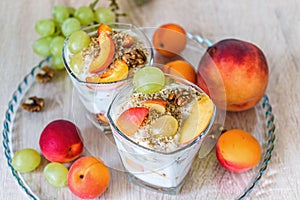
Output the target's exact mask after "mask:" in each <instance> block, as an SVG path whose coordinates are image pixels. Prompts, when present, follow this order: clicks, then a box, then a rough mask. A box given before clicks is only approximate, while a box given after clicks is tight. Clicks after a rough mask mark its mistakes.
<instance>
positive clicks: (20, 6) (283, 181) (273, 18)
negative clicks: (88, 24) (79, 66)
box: [0, 0, 300, 200]
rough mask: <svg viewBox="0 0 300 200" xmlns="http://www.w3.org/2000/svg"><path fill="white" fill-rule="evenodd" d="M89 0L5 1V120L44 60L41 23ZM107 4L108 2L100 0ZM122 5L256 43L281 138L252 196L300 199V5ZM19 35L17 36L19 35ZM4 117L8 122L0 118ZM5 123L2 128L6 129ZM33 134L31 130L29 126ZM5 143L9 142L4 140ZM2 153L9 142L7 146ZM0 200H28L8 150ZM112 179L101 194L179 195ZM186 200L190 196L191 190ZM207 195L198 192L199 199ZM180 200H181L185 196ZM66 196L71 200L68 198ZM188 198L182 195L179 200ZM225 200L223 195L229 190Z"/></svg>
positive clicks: (140, 15)
mask: <svg viewBox="0 0 300 200" xmlns="http://www.w3.org/2000/svg"><path fill="white" fill-rule="evenodd" d="M88 2H89V1H78V0H71V1H66V0H46V1H40V0H31V1H8V0H2V1H1V3H0V4H1V6H0V13H1V18H0V22H1V23H0V24H1V33H0V34H1V37H0V38H1V42H0V52H1V54H0V67H1V79H0V80H1V85H2V87H1V88H2V89H1V98H0V113H1V115H2V120H3V119H4V117H5V116H4V113H5V111H6V109H7V104H8V101H9V100H10V99H11V95H12V93H13V91H15V90H16V88H17V85H18V83H19V82H20V81H21V80H22V79H23V77H24V75H25V74H27V73H29V71H30V70H31V68H32V67H33V66H35V65H36V64H37V63H38V62H39V61H40V60H41V58H40V57H38V56H37V55H35V54H34V53H33V51H32V44H33V41H34V40H35V39H37V38H38V35H37V34H36V33H35V32H34V23H35V22H36V21H37V20H39V19H42V18H50V17H51V8H52V7H53V6H54V5H57V4H63V5H71V6H74V7H78V6H80V5H81V4H83V3H85V4H87V3H88ZM100 2H102V3H103V2H104V4H107V2H106V1H100ZM120 5H121V10H122V11H124V12H128V13H130V17H129V18H128V19H127V20H129V21H131V22H132V23H134V24H136V25H138V26H148V27H153V26H158V25H161V24H163V23H168V22H175V23H178V24H181V25H182V26H183V27H184V28H185V29H186V30H188V31H189V32H191V33H194V34H201V35H203V36H205V37H207V38H209V39H211V40H212V41H218V40H221V39H224V38H239V39H243V40H247V41H250V42H253V43H255V44H257V45H258V46H259V47H261V49H263V51H264V53H265V55H266V56H267V59H268V63H269V68H270V81H269V85H268V88H267V94H268V96H269V98H270V102H271V104H272V106H273V112H274V115H275V121H276V135H277V140H276V144H275V149H274V151H273V155H272V160H271V162H270V163H269V166H268V169H267V171H266V172H265V174H264V175H263V178H262V179H261V181H260V182H259V183H258V185H257V186H256V187H255V188H254V190H253V191H252V192H251V193H250V195H249V196H248V197H249V199H261V200H262V199H299V198H300V181H299V180H300V172H299V165H300V157H299V155H298V153H297V152H298V151H299V143H300V137H299V133H298V132H299V130H300V122H299V119H300V107H299V102H300V95H299V91H300V81H299V79H300V68H299V66H300V48H299V43H300V12H299V11H300V2H299V1H297V0H286V1H280V0H273V1H260V0H244V1H237V0H227V1H223V2H222V1H216V0H212V1H206V0H198V1H191V0H163V1H155V0H152V1H151V0H150V1H149V3H147V4H145V5H143V6H141V7H139V6H136V5H135V4H134V3H133V0H127V1H121V0H120ZM12 36H13V38H12ZM1 122H2V121H1ZM2 124H3V123H1V126H2V128H1V130H2V129H3V125H2ZM28 134H29V136H28V137H30V134H32V133H30V130H28ZM1 146H2V145H1ZM1 149H2V150H1V151H2V152H3V147H1ZM0 165H1V167H0V169H1V171H0V180H1V183H0V199H3V200H4V199H5V200H10V199H11V200H15V199H26V198H27V196H26V195H25V194H24V193H23V192H22V190H21V189H20V186H19V185H18V184H17V182H16V181H15V180H14V177H13V176H12V174H11V172H10V170H9V169H8V166H7V161H6V158H5V156H4V154H3V153H1V154H0ZM117 178H118V177H117V176H113V184H114V186H113V187H112V188H113V189H109V190H108V191H107V192H106V193H105V195H103V196H102V198H101V199H144V198H146V199H177V197H176V196H169V195H162V194H158V193H154V192H151V191H147V190H144V189H140V188H138V187H136V186H132V184H130V183H129V182H126V181H125V180H124V179H120V180H118V179H117ZM181 197H183V198H182V199H184V198H188V197H191V196H188V194H184V195H183V196H181ZM197 197H198V198H199V197H201V194H198V195H197V194H194V195H193V196H192V198H193V199H197ZM178 198H179V197H178ZM61 199H64V198H63V197H61ZM180 199H181V198H180ZM218 199H224V197H222V195H220V196H219V197H218Z"/></svg>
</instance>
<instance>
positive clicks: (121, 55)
mask: <svg viewBox="0 0 300 200" xmlns="http://www.w3.org/2000/svg"><path fill="white" fill-rule="evenodd" d="M110 36H111V38H112V40H113V42H114V45H115V55H114V59H113V62H112V63H111V67H112V66H113V63H114V61H116V60H123V61H124V62H125V63H126V64H127V65H128V66H129V68H135V67H139V66H143V65H144V64H146V62H147V57H148V56H149V50H147V49H146V48H145V47H144V44H143V42H142V41H140V40H139V39H138V38H137V37H134V36H131V35H130V34H128V33H126V32H122V31H112V32H111V33H110ZM97 38H98V36H97V35H93V36H91V42H90V44H89V47H88V48H86V49H84V50H83V51H82V56H83V57H84V58H85V57H87V56H90V57H91V58H95V57H97V56H98V55H99V53H100V51H101V48H100V45H99V42H98V39H97Z"/></svg>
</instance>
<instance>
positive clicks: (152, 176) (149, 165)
mask: <svg viewBox="0 0 300 200" xmlns="http://www.w3.org/2000/svg"><path fill="white" fill-rule="evenodd" d="M165 78H166V81H165V82H166V84H165V88H168V87H169V86H170V85H172V86H170V87H172V88H173V87H176V88H193V89H195V90H196V91H197V92H199V93H201V94H205V93H204V92H203V91H202V90H201V89H200V88H199V87H197V86H196V85H194V84H192V83H190V82H188V81H186V80H184V79H182V78H179V77H176V76H173V75H170V74H165ZM134 92H135V89H134V85H133V81H132V80H130V79H128V80H127V81H126V84H125V85H124V87H123V88H122V90H121V91H120V92H119V93H118V94H117V95H116V96H115V97H114V98H113V100H112V102H111V104H110V106H109V109H108V112H107V118H108V120H109V123H110V126H111V130H112V133H113V136H114V139H115V143H116V146H117V148H118V152H119V155H120V157H121V161H122V164H123V166H124V168H125V172H126V174H127V178H128V180H129V181H131V182H133V183H135V184H137V185H140V186H142V187H145V188H147V189H154V190H156V191H161V192H165V193H169V194H178V193H179V191H180V189H181V186H182V185H183V182H184V178H185V177H186V175H187V173H188V172H189V169H190V167H191V165H192V162H193V160H194V158H195V156H196V154H197V152H198V150H199V148H200V147H201V144H202V142H203V140H204V138H205V137H206V135H207V134H208V132H209V130H210V128H211V126H212V124H213V122H214V119H215V114H216V108H215V106H214V105H213V111H212V115H211V118H210V119H209V122H208V124H207V125H206V127H205V128H204V130H203V131H202V132H201V133H200V134H199V135H198V136H197V137H195V138H194V139H192V140H191V141H189V142H188V143H185V144H181V145H178V146H177V147H176V148H172V149H171V150H168V151H161V150H157V149H154V148H151V147H149V146H146V145H144V144H143V142H142V141H141V142H140V143H138V142H137V141H134V140H133V138H131V136H128V135H126V134H125V133H124V132H122V131H121V130H120V128H118V125H117V120H118V117H119V116H120V114H121V112H122V110H124V108H126V107H128V102H130V101H131V98H132V94H133V93H134ZM205 95H206V94H205ZM178 130H179V129H178ZM175 137H176V135H175V136H174V138H175Z"/></svg>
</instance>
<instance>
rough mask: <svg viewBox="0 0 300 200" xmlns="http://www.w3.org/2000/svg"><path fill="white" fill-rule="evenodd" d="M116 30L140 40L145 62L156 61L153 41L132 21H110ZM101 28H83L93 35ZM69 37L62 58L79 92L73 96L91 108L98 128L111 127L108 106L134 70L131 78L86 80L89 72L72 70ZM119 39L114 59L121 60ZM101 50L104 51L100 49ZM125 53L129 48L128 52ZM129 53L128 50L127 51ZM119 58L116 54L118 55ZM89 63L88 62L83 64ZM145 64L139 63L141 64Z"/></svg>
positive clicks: (116, 43)
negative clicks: (154, 59)
mask: <svg viewBox="0 0 300 200" xmlns="http://www.w3.org/2000/svg"><path fill="white" fill-rule="evenodd" d="M108 25H109V26H110V27H111V28H112V29H113V31H116V32H118V33H121V34H124V35H126V34H129V35H130V36H132V37H133V38H134V39H135V42H136V41H138V42H139V44H140V46H141V47H142V48H143V51H144V53H145V55H146V62H145V63H144V64H150V63H152V60H153V50H152V48H151V42H150V41H149V39H148V37H146V35H145V34H144V33H143V32H142V31H141V30H140V29H139V28H138V27H136V26H135V25H132V24H124V23H112V24H108ZM98 27H99V24H97V25H92V26H89V27H86V28H84V29H82V30H84V31H85V32H87V33H88V34H89V35H90V36H92V35H96V34H97V29H98ZM68 39H69V38H67V39H66V41H65V44H64V47H63V61H64V65H65V68H66V70H67V72H68V74H69V77H70V79H71V81H72V83H73V86H74V91H75V92H76V95H73V96H74V97H76V98H77V97H78V98H79V99H80V101H81V103H82V104H83V105H84V107H85V109H86V110H87V111H88V112H87V113H88V115H90V116H89V118H90V120H92V121H93V122H94V124H95V125H97V127H98V128H100V129H101V130H102V131H106V130H109V129H110V127H109V125H108V122H107V119H106V116H105V115H106V112H107V109H108V107H109V104H110V102H111V100H112V98H113V97H114V95H115V94H116V93H117V92H118V91H119V90H120V88H121V87H122V86H123V84H124V82H125V81H126V79H127V78H129V77H130V76H132V74H133V72H132V71H133V70H134V69H132V71H129V74H128V77H127V78H125V79H122V80H116V81H113V82H101V83H95V82H89V81H87V80H86V77H85V76H86V74H84V73H81V74H80V73H78V72H75V70H74V69H72V66H71V64H70V60H71V59H70V58H71V57H72V56H74V55H73V54H72V53H71V52H70V51H69V49H68V47H67V43H68ZM116 41H117V39H115V40H114V45H115V57H114V58H113V60H114V61H115V60H116V59H120V58H121V57H122V53H124V52H122V53H121V50H120V49H121V48H122V47H120V44H119V42H116ZM100 51H101V50H100ZM125 52H126V51H125ZM128 52H129V50H128ZM116 55H117V56H118V57H117V56H116ZM84 65H86V63H85V64H84ZM142 66H143V65H141V66H139V67H142ZM84 68H88V67H87V66H83V69H84Z"/></svg>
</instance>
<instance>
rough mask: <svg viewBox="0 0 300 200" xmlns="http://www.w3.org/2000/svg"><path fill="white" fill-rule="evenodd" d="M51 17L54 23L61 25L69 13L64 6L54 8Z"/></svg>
mask: <svg viewBox="0 0 300 200" xmlns="http://www.w3.org/2000/svg"><path fill="white" fill-rule="evenodd" d="M52 15H53V18H54V20H55V21H57V22H58V23H63V22H64V21H65V20H66V19H68V17H69V11H68V9H67V8H66V7H65V6H61V5H58V6H54V8H53V9H52Z"/></svg>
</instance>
